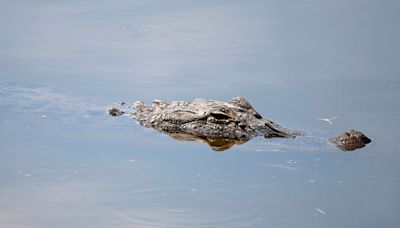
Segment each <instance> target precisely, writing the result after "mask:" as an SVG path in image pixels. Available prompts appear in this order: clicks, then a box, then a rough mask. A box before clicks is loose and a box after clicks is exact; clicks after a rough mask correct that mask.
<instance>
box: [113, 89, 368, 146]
mask: <svg viewBox="0 0 400 228" xmlns="http://www.w3.org/2000/svg"><path fill="white" fill-rule="evenodd" d="M133 107H134V111H133V112H132V113H130V114H129V115H130V116H131V117H132V118H133V119H135V120H137V121H138V122H139V123H140V124H141V125H143V126H145V127H149V128H153V129H155V130H157V131H160V132H163V133H166V134H168V135H170V136H172V137H174V138H176V139H179V140H189V141H202V142H206V143H207V144H209V145H210V146H211V147H212V148H213V149H214V150H217V151H221V150H225V149H228V148H230V147H231V146H233V145H235V144H242V143H244V142H247V141H248V140H249V139H251V138H252V137H254V136H264V137H266V138H271V137H284V138H294V137H295V136H298V135H301V134H300V133H298V132H294V131H289V130H286V129H284V128H282V127H280V126H279V125H277V124H275V123H274V122H272V121H270V120H268V119H266V118H263V117H262V116H261V115H260V114H259V113H258V112H257V111H256V110H254V108H253V107H252V106H251V104H250V103H249V102H248V101H247V100H246V99H245V98H243V97H234V98H232V99H231V100H230V101H228V102H224V101H214V100H205V99H195V100H193V101H192V102H184V101H172V102H170V103H167V102H163V101H161V100H154V101H153V103H152V104H151V105H146V104H144V103H143V102H142V101H137V102H135V104H134V106H133ZM109 113H110V115H112V116H118V115H123V114H126V113H128V112H127V111H122V110H119V109H117V108H112V109H110V110H109ZM361 134H362V133H361ZM354 135H355V134H353V133H352V134H351V136H354ZM338 137H339V136H338ZM338 137H335V138H333V139H331V142H332V143H335V144H336V145H338V147H339V148H341V149H343V150H345V148H346V149H348V148H350V147H346V146H345V145H347V144H355V143H356V140H344V139H345V137H346V135H344V134H343V135H342V138H338ZM353 138H354V137H353ZM364 145H365V144H364Z"/></svg>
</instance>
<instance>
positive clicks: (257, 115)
mask: <svg viewBox="0 0 400 228" xmlns="http://www.w3.org/2000/svg"><path fill="white" fill-rule="evenodd" d="M254 117H255V118H257V119H262V117H261V115H260V114H258V113H256V114H254Z"/></svg>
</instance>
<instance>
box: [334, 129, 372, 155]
mask: <svg viewBox="0 0 400 228" xmlns="http://www.w3.org/2000/svg"><path fill="white" fill-rule="evenodd" d="M330 141H331V142H332V143H333V144H335V145H336V146H337V147H339V148H340V149H341V150H343V151H353V150H355V149H359V148H362V147H364V146H365V145H367V144H368V143H370V142H371V139H369V138H368V137H367V136H365V135H364V134H363V133H362V132H359V131H355V130H350V131H346V132H344V133H343V134H340V135H338V136H336V137H334V138H332V139H331V140H330Z"/></svg>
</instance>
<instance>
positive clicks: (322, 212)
mask: <svg viewBox="0 0 400 228" xmlns="http://www.w3.org/2000/svg"><path fill="white" fill-rule="evenodd" d="M315 210H316V211H318V212H319V213H321V214H322V215H326V212H325V211H323V210H322V209H321V208H318V207H317V208H315Z"/></svg>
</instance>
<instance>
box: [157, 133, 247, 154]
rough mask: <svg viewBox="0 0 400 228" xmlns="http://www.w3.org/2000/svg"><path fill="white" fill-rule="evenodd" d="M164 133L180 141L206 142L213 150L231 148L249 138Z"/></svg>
mask: <svg viewBox="0 0 400 228" xmlns="http://www.w3.org/2000/svg"><path fill="white" fill-rule="evenodd" d="M163 133H164V134H167V135H169V136H171V137H172V138H174V139H177V140H180V141H192V142H202V143H207V144H208V145H209V146H210V147H211V149H213V150H214V151H224V150H227V149H229V148H231V147H232V146H234V145H240V144H243V143H246V142H247V141H249V140H250V138H249V139H241V140H238V139H230V138H208V137H199V136H194V135H190V134H183V133H168V132H163Z"/></svg>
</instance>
